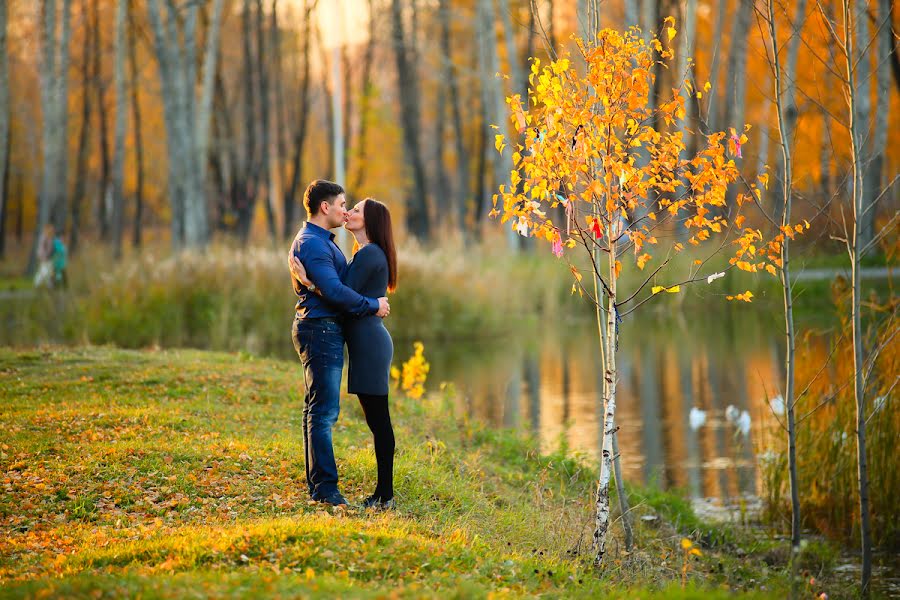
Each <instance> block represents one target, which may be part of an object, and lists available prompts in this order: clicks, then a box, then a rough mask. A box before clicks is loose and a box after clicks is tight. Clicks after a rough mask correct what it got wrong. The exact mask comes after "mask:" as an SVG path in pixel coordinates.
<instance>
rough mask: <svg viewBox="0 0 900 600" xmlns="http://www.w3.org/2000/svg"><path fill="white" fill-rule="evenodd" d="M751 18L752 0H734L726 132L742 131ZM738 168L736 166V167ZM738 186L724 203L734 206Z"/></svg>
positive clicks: (728, 193) (739, 132)
mask: <svg viewBox="0 0 900 600" xmlns="http://www.w3.org/2000/svg"><path fill="white" fill-rule="evenodd" d="M752 17H753V0H738V8H737V11H736V12H735V20H734V28H733V29H732V35H731V56H729V57H728V58H729V60H728V79H727V81H726V83H727V85H726V89H727V92H728V93H727V94H726V95H725V98H726V107H727V113H726V114H727V115H728V116H727V119H726V131H727V127H733V128H734V130H735V132H736V133H737V135H741V134H742V133H743V131H744V116H745V115H744V113H745V110H744V109H745V106H746V101H747V35H748V33H749V32H750V24H751V22H752ZM738 168H740V167H738ZM737 189H738V186H736V185H733V186H730V187H729V188H728V192H727V194H726V203H727V206H728V207H731V206H734V203H735V198H736V197H737Z"/></svg>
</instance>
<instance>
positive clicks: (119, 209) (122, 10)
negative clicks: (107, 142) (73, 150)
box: [112, 0, 128, 259]
mask: <svg viewBox="0 0 900 600" xmlns="http://www.w3.org/2000/svg"><path fill="white" fill-rule="evenodd" d="M127 13H128V0H117V2H116V24H115V38H114V41H113V47H114V58H113V81H114V86H115V93H116V124H115V135H114V140H115V141H114V142H113V170H112V184H113V185H112V189H113V211H112V244H113V256H114V257H115V258H116V259H118V258H121V256H122V228H123V226H124V214H123V212H124V203H125V199H124V195H125V194H124V192H125V190H124V182H125V133H126V129H127V127H128V98H127V96H126V92H125V43H126V41H125V23H126V19H127V16H128V15H127Z"/></svg>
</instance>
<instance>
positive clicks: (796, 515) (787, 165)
mask: <svg viewBox="0 0 900 600" xmlns="http://www.w3.org/2000/svg"><path fill="white" fill-rule="evenodd" d="M767 7H768V14H769V37H770V38H771V41H772V60H773V65H772V69H773V71H774V83H775V107H776V110H777V112H778V134H779V136H778V137H779V142H780V147H781V153H780V155H779V156H780V159H779V163H780V165H781V174H782V180H781V198H783V207H782V215H781V226H782V228H784V227H786V226H787V225H788V224H789V223H790V221H791V203H792V197H791V194H792V191H793V190H792V186H793V154H792V147H791V142H792V139H793V126H794V123H795V122H796V110H797V108H796V105H795V104H794V89H795V87H796V86H795V83H794V75H795V73H796V68H797V52H798V50H799V43H800V23H802V22H803V15H804V13H805V12H806V0H798V1H797V12H796V15H795V18H794V27H793V32H792V37H791V43H790V44H789V46H788V66H787V70H786V71H785V72H782V69H781V61H780V59H779V53H778V47H779V42H778V33H777V21H776V20H775V0H768V2H767ZM782 84H784V85H782ZM775 218H776V219H777V218H778V215H777V214H776V215H775ZM790 246H791V244H790V239H789V238H787V237H785V238H784V240H783V241H782V243H781V261H782V264H781V289H782V297H783V298H784V323H785V346H786V352H785V372H786V378H785V384H784V403H785V408H786V410H787V424H788V472H789V476H790V484H791V565H792V567H795V566H796V561H795V560H794V559H795V558H796V557H797V553H798V552H799V551H800V492H799V488H798V480H797V436H796V421H795V418H794V346H795V336H794V307H793V292H792V290H791V271H790Z"/></svg>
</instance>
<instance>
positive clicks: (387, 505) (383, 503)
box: [363, 495, 396, 510]
mask: <svg viewBox="0 0 900 600" xmlns="http://www.w3.org/2000/svg"><path fill="white" fill-rule="evenodd" d="M395 507H396V504H395V502H394V499H393V498H388V499H387V500H384V499H382V498H381V496H375V495H372V496H369V497H368V498H366V499H365V500H363V508H375V509H378V510H393V509H394V508H395Z"/></svg>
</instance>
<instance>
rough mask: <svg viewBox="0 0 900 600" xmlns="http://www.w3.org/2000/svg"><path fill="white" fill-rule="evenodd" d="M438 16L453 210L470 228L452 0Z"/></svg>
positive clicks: (444, 1) (445, 2)
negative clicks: (453, 177) (452, 164)
mask: <svg viewBox="0 0 900 600" xmlns="http://www.w3.org/2000/svg"><path fill="white" fill-rule="evenodd" d="M438 16H439V19H440V23H441V56H442V60H443V65H442V69H441V73H442V75H441V79H442V80H443V81H444V82H445V84H446V86H447V92H448V94H449V96H450V113H451V119H452V123H453V140H454V150H455V153H456V185H455V188H454V202H453V204H454V207H453V214H454V215H455V216H456V219H457V223H458V227H459V230H460V231H462V232H465V230H466V201H467V200H468V198H469V181H470V175H469V152H468V149H467V148H466V140H465V129H464V128H463V119H462V109H461V107H460V104H461V103H462V101H463V99H462V98H461V97H460V90H459V82H458V77H457V72H456V71H457V69H456V64H455V63H454V62H453V50H452V48H453V46H452V43H451V41H452V36H451V18H452V12H451V10H450V0H440V1H439V3H438Z"/></svg>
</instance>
